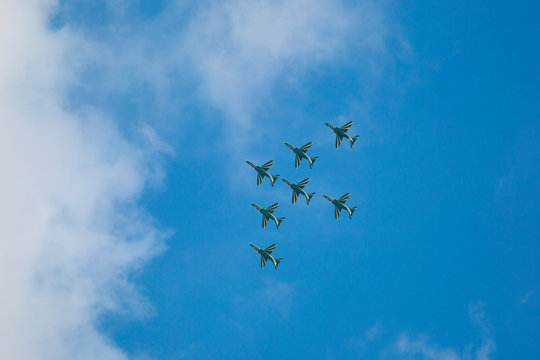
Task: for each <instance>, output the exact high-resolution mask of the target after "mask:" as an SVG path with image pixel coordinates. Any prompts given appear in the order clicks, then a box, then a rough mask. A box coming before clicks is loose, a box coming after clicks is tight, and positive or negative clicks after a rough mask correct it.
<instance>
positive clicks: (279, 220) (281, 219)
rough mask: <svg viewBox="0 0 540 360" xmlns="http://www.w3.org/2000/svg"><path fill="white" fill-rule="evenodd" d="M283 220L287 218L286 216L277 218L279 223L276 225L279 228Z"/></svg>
mask: <svg viewBox="0 0 540 360" xmlns="http://www.w3.org/2000/svg"><path fill="white" fill-rule="evenodd" d="M283 220H285V218H284V217H282V218H279V219H277V225H276V226H277V228H278V229H279V224H281V222H282V221H283Z"/></svg>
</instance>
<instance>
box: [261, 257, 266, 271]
mask: <svg viewBox="0 0 540 360" xmlns="http://www.w3.org/2000/svg"><path fill="white" fill-rule="evenodd" d="M264 265H266V259H265V258H264V256H262V255H261V269H264Z"/></svg>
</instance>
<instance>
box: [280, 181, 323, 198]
mask: <svg viewBox="0 0 540 360" xmlns="http://www.w3.org/2000/svg"><path fill="white" fill-rule="evenodd" d="M281 180H283V182H285V184H287V185H289V186H290V188H291V189H292V203H293V204H294V203H296V199H298V195H300V194H301V195H304V196H305V197H306V202H307V204H308V205H309V200H311V198H312V197H313V195H315V193H311V194H308V193H307V192H305V191H304V186H306V185H307V183H308V182H309V178H307V179H304V180H302V181H300V182H299V183H298V184H293V183H291V182H290V181H289V180H287V179H285V178H281Z"/></svg>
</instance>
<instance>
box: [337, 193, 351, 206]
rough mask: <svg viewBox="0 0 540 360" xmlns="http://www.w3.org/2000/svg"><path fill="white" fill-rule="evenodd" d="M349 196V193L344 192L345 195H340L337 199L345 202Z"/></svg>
mask: <svg viewBox="0 0 540 360" xmlns="http://www.w3.org/2000/svg"><path fill="white" fill-rule="evenodd" d="M349 196H351V193H346V194H345V195H343V196H342V197H340V198H339V199H338V201H340V202H342V203H344V204H345V201H347V199H348V198H349Z"/></svg>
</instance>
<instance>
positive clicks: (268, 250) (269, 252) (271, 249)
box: [264, 244, 277, 255]
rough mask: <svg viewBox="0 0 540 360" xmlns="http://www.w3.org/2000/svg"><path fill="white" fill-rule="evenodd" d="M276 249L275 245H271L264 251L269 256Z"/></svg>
mask: <svg viewBox="0 0 540 360" xmlns="http://www.w3.org/2000/svg"><path fill="white" fill-rule="evenodd" d="M276 247H277V245H276V244H272V245H270V246H269V247H267V248H266V249H264V251H266V252H267V253H268V254H269V255H270V254H271V253H272V251H274V249H275V248H276Z"/></svg>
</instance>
